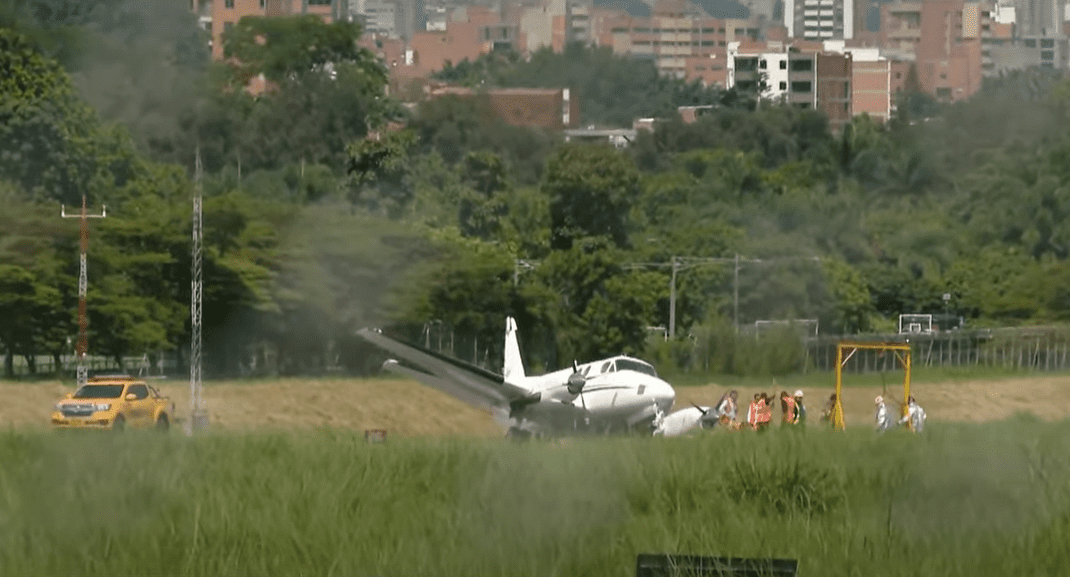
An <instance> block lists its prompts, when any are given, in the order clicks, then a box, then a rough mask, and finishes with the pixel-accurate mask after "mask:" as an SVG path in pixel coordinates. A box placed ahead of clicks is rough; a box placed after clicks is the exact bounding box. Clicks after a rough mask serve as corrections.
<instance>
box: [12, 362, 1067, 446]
mask: <svg viewBox="0 0 1070 577" xmlns="http://www.w3.org/2000/svg"><path fill="white" fill-rule="evenodd" d="M669 380H670V382H675V381H674V380H673V379H671V378H670V379H669ZM150 382H151V383H152V384H153V385H154V386H157V387H158V388H160V389H161V390H162V391H163V393H164V394H167V395H169V396H170V397H171V398H172V399H173V400H174V401H175V403H176V405H177V408H178V415H179V417H183V418H184V417H186V415H187V414H188V407H189V385H188V383H187V382H183V381H178V380H153V381H150ZM833 382H834V381H833V376H832V375H831V374H828V373H816V374H815V373H811V374H809V375H799V376H795V377H788V378H785V379H757V378H750V379H739V378H734V379H733V378H725V379H714V382H708V380H705V379H703V380H696V379H694V378H691V379H690V381H688V382H686V383H685V384H686V386H679V385H678V386H677V387H676V393H677V398H676V408H682V407H687V406H689V405H690V403H692V402H694V403H699V404H702V405H711V404H713V403H715V402H716V401H717V400H718V399H719V398H720V397H721V395H722V394H724V393H725V392H726V391H728V390H730V389H738V390H739V391H740V401H741V408H742V411H744V413H743V414H745V410H746V404H747V403H748V402H749V400H750V398H751V396H752V395H753V394H754V393H756V392H760V391H766V392H769V393H778V392H779V391H781V390H787V391H788V392H794V391H795V390H796V389H802V390H803V392H804V394H805V398H806V404H807V406H808V407H809V411H810V417H811V420H816V419H817V417H818V415H819V414H820V412H821V409H822V407H823V406H824V404H825V402H826V401H827V400H828V397H829V395H830V394H831V393H832V391H833V390H834V389H833ZM901 382H902V373H901V372H889V373H887V374H885V375H883V376H882V375H879V374H870V375H848V376H846V377H845V380H844V384H845V388H844V399H843V401H844V411H845V414H846V418H847V422H848V425H849V426H856V425H858V426H863V427H869V426H870V424H871V423H872V419H873V407H874V405H873V399H874V397H875V396H877V395H884V396H885V397H888V398H889V402H890V403H891V402H892V401H894V402H901V401H902V386H901ZM72 390H73V388H72V387H71V385H70V383H68V384H66V385H65V384H63V383H60V382H59V381H37V382H14V383H4V382H0V399H3V402H0V427H12V426H13V427H16V428H19V429H23V428H26V427H30V428H34V427H46V426H47V424H48V419H49V415H50V413H51V410H52V407H53V406H54V405H55V403H56V402H57V401H58V400H59V399H61V398H62V397H63V395H64V394H66V393H68V392H70V391H72ZM912 392H913V393H914V395H915V396H916V397H917V398H918V400H919V402H920V403H921V405H922V406H923V407H924V408H925V410H926V412H927V413H928V416H929V421H930V422H986V421H991V420H1001V419H1006V418H1008V417H1011V416H1013V415H1015V414H1017V413H1019V412H1029V413H1033V414H1035V415H1036V416H1038V417H1040V418H1041V419H1044V420H1057V419H1062V418H1065V417H1067V416H1070V375H1061V374H1055V375H1050V374H1049V375H1041V376H1033V375H1022V374H1019V375H1007V374H1000V373H977V372H967V373H955V372H930V373H925V372H921V373H920V374H918V375H916V377H915V379H914V381H913V384H912ZM204 397H205V402H206V404H207V406H208V411H209V416H210V419H211V423H212V426H213V427H216V428H218V429H221V430H228V431H254V430H255V431H264V430H279V431H294V430H313V429H316V428H321V427H327V428H336V429H355V430H358V431H362V430H365V429H385V430H387V431H388V434H389V435H391V436H393V435H401V436H438V435H453V436H456V435H461V436H476V437H498V436H501V435H502V433H503V431H502V429H501V428H500V427H499V426H498V424H497V423H495V422H494V420H493V419H492V418H491V417H490V416H489V415H488V414H487V413H485V412H483V411H480V410H477V409H474V408H472V407H469V406H467V405H465V404H463V403H461V402H459V401H457V400H455V399H453V398H452V397H449V396H448V395H445V394H442V393H439V392H438V391H435V390H433V389H430V388H428V387H425V386H423V385H420V384H419V383H416V382H414V381H410V380H398V379H387V378H373V379H359V378H316V379H286V378H280V379H265V380H244V381H219V382H208V383H206V384H205V387H204ZM892 408H893V410H894V409H896V408H897V406H896V405H894V404H893V405H892Z"/></svg>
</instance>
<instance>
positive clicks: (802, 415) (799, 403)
mask: <svg viewBox="0 0 1070 577" xmlns="http://www.w3.org/2000/svg"><path fill="white" fill-rule="evenodd" d="M792 422H793V423H795V424H796V425H802V426H806V405H804V404H803V392H802V389H798V390H796V391H795V419H794V420H793V421H792Z"/></svg>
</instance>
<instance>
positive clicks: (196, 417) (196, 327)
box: [186, 146, 208, 435]
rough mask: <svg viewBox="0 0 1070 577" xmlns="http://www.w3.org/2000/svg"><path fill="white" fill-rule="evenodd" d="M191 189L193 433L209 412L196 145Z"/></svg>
mask: <svg viewBox="0 0 1070 577" xmlns="http://www.w3.org/2000/svg"><path fill="white" fill-rule="evenodd" d="M193 181H194V191H193V264H192V271H191V272H192V273H193V274H192V276H193V280H192V282H191V286H190V289H191V290H190V329H191V331H190V332H191V334H190V354H189V393H190V394H189V399H190V401H189V414H190V418H189V421H188V424H187V425H186V434H187V435H192V434H193V433H194V431H199V430H203V429H205V428H207V426H208V411H207V410H206V409H205V407H204V401H203V399H202V398H201V296H202V286H203V284H202V277H201V234H202V231H201V223H202V220H201V216H202V214H201V200H202V190H201V148H200V146H198V147H197V158H196V165H195V168H194V175H193Z"/></svg>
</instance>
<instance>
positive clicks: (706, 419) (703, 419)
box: [691, 402, 717, 428]
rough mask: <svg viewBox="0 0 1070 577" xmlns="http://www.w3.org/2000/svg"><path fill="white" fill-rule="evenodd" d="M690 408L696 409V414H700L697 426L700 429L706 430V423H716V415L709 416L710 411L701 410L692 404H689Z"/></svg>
mask: <svg viewBox="0 0 1070 577" xmlns="http://www.w3.org/2000/svg"><path fill="white" fill-rule="evenodd" d="M691 406H692V407H695V408H696V409H698V412H700V413H702V417H700V418H699V426H701V427H702V428H706V423H708V422H710V421H716V417H717V415H716V414H713V415H711V411H710V409H703V408H702V407H700V406H698V405H697V404H696V403H694V402H692V403H691Z"/></svg>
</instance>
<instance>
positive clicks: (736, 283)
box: [732, 252, 739, 333]
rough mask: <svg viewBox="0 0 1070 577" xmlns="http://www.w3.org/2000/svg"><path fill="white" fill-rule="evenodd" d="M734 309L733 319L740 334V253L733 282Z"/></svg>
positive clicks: (737, 254) (737, 257)
mask: <svg viewBox="0 0 1070 577" xmlns="http://www.w3.org/2000/svg"><path fill="white" fill-rule="evenodd" d="M732 307H733V309H734V311H735V312H734V314H733V317H732V322H733V324H735V325H736V332H737V333H738V332H739V253H738V252H737V253H736V274H735V280H733V281H732Z"/></svg>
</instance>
